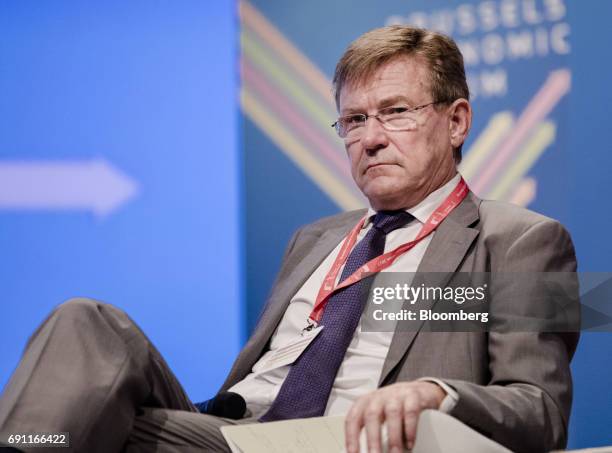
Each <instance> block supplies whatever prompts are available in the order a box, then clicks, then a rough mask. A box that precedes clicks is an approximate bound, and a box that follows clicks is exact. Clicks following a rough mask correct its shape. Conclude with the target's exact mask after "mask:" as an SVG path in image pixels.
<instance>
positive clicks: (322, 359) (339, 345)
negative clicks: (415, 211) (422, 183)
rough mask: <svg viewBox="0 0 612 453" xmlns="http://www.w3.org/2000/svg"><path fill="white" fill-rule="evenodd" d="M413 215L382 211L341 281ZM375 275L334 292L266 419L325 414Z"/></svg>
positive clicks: (377, 251) (379, 250)
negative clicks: (319, 328) (316, 332)
mask: <svg viewBox="0 0 612 453" xmlns="http://www.w3.org/2000/svg"><path fill="white" fill-rule="evenodd" d="M412 219H413V217H412V216H411V215H410V214H408V213H407V212H405V211H381V212H379V213H378V214H376V215H375V216H374V219H373V221H372V224H373V227H372V229H370V231H368V233H367V234H366V235H365V237H364V238H363V239H362V240H361V241H359V243H358V244H357V245H356V246H355V247H354V248H353V251H352V252H351V254H350V255H349V257H348V259H347V260H346V264H345V266H344V270H343V271H342V275H341V277H340V281H343V280H344V279H346V278H347V277H348V276H350V275H351V274H352V273H353V272H355V270H357V269H358V268H359V267H361V266H362V265H364V264H365V263H367V262H368V261H370V260H371V259H373V258H375V257H377V256H379V255H382V254H383V252H384V250H385V238H386V235H387V233H389V232H391V231H393V230H395V229H397V228H401V227H403V226H405V225H406V224H408V222H410V221H411V220H412ZM371 283H372V279H371V278H365V279H363V280H360V281H358V282H356V283H354V284H352V285H350V286H347V287H346V288H343V289H341V290H339V291H338V292H336V293H334V294H332V296H331V297H330V299H329V301H328V303H327V306H326V308H325V311H324V312H323V317H322V318H321V324H322V325H323V326H325V327H324V329H323V331H322V332H321V333H320V334H319V335H318V336H317V337H316V338H315V339H314V340H313V342H312V343H311V344H310V345H309V346H308V348H307V349H306V351H304V352H303V353H302V355H301V356H300V357H299V358H298V359H297V360H296V361H295V362H294V364H293V365H292V366H291V369H290V370H289V373H288V374H287V377H286V379H285V382H283V385H282V386H281V388H280V390H279V392H278V395H277V397H276V399H275V400H274V402H273V403H272V406H271V407H270V409H268V411H267V412H266V413H265V414H264V415H263V416H262V417H261V418H260V419H259V420H260V421H262V422H271V421H274V420H286V419H292V418H306V417H318V416H321V415H323V413H324V412H325V407H326V406H327V400H328V398H329V394H330V392H331V388H332V385H333V383H334V380H335V379H336V374H337V373H338V369H339V368H340V364H341V363H342V360H343V359H344V355H345V354H346V349H347V348H348V345H349V344H350V342H351V340H352V338H353V334H354V332H355V328H356V327H357V324H358V323H359V318H360V317H361V312H362V311H363V307H364V305H365V302H366V300H367V295H368V290H369V287H370V285H371Z"/></svg>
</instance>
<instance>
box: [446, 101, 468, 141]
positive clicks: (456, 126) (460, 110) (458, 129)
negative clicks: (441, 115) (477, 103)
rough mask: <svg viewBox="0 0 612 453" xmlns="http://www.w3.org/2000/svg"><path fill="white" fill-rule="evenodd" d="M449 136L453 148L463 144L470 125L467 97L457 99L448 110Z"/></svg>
mask: <svg viewBox="0 0 612 453" xmlns="http://www.w3.org/2000/svg"><path fill="white" fill-rule="evenodd" d="M448 112H449V123H448V127H449V131H448V132H449V137H450V141H451V145H452V147H453V148H458V147H459V146H461V145H462V144H463V142H464V141H465V139H466V138H467V135H468V133H469V132H470V127H472V106H471V105H470V102H469V101H468V100H467V99H463V98H461V99H457V100H456V101H455V102H453V103H452V104H451V106H450V108H449V110H448Z"/></svg>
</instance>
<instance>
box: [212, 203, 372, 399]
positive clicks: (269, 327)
mask: <svg viewBox="0 0 612 453" xmlns="http://www.w3.org/2000/svg"><path fill="white" fill-rule="evenodd" d="M364 212H365V211H358V212H356V213H355V215H353V216H350V217H349V218H348V220H347V221H346V222H343V223H342V224H340V225H339V226H337V227H334V228H330V229H327V230H325V231H323V232H322V233H321V235H320V236H317V235H316V234H313V235H312V238H308V239H307V240H304V241H302V242H300V243H299V244H296V249H299V250H295V251H292V253H291V256H290V257H289V261H288V262H287V263H286V266H287V267H288V269H289V270H288V274H287V277H285V278H283V279H282V280H281V281H279V282H278V283H277V284H276V286H275V288H274V290H273V292H272V294H271V296H270V299H269V300H268V303H267V305H266V308H265V309H264V312H263V313H262V316H261V318H260V321H259V323H258V324H257V327H256V328H255V331H254V333H253V336H252V337H251V338H250V339H249V342H248V343H247V345H246V346H245V348H244V349H243V350H242V352H241V354H240V356H239V358H238V359H237V365H236V366H235V368H236V373H232V375H231V376H230V377H229V378H228V380H227V381H226V384H225V385H224V387H228V386H229V385H230V384H232V383H233V382H237V381H238V380H240V379H243V378H244V376H245V375H246V374H247V373H248V372H250V370H251V368H252V367H253V365H254V364H255V362H256V361H257V360H258V359H259V357H260V356H261V354H262V352H263V350H264V348H265V347H266V345H267V344H268V341H269V340H270V337H271V336H272V334H273V333H274V331H275V330H276V327H277V326H278V323H279V322H280V320H281V319H282V317H283V315H284V314H285V311H286V310H287V307H288V305H289V302H290V301H291V298H292V297H293V296H294V295H295V293H297V291H298V290H299V289H300V287H301V286H302V285H303V284H304V283H305V282H306V280H307V279H308V277H310V276H311V275H312V273H313V272H314V271H315V269H316V268H317V266H319V265H320V264H321V262H322V261H323V260H324V259H325V258H326V257H327V255H329V254H330V253H331V251H332V250H333V249H334V248H335V247H336V246H337V245H338V244H339V243H340V241H342V239H343V238H344V237H345V236H346V235H347V234H348V232H349V231H350V229H351V228H352V227H354V226H355V224H356V223H357V221H358V219H359V218H361V217H362V216H363V214H364ZM304 234H311V233H304ZM302 250H304V251H303V252H302ZM304 321H305V320H304Z"/></svg>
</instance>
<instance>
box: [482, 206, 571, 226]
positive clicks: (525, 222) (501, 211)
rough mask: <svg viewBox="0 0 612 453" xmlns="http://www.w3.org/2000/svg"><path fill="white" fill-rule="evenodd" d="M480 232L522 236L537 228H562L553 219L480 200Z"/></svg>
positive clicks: (525, 210)
mask: <svg viewBox="0 0 612 453" xmlns="http://www.w3.org/2000/svg"><path fill="white" fill-rule="evenodd" d="M478 213H479V217H480V225H481V229H482V230H485V231H486V230H502V231H504V232H506V233H514V234H519V235H520V234H522V233H524V232H525V231H527V230H529V229H531V228H533V227H535V226H537V225H542V226H548V227H553V226H554V227H560V228H563V226H562V225H561V224H560V223H559V222H558V221H557V220H555V219H552V218H550V217H547V216H545V215H542V214H539V213H537V212H534V211H531V210H529V209H526V208H522V207H520V206H516V205H513V204H510V203H506V202H503V201H495V200H481V201H480V205H479V209H478Z"/></svg>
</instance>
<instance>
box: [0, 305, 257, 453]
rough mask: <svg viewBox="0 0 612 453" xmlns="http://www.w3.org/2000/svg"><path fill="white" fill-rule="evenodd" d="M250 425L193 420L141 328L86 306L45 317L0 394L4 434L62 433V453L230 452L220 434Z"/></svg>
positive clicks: (105, 308)
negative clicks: (65, 440) (65, 442)
mask: <svg viewBox="0 0 612 453" xmlns="http://www.w3.org/2000/svg"><path fill="white" fill-rule="evenodd" d="M248 422H254V420H253V419H243V420H238V421H236V420H229V419H224V418H219V417H214V416H210V415H205V414H200V413H198V412H197V409H196V408H195V407H194V405H193V404H192V403H191V401H190V400H189V398H188V397H187V395H186V394H185V391H184V390H183V388H182V387H181V385H180V384H179V382H178V380H177V379H176V377H175V376H174V374H173V373H172V371H170V369H169V368H168V365H167V364H166V362H165V361H164V359H163V358H162V357H161V355H160V353H159V352H158V351H157V349H155V347H154V346H153V345H152V344H151V342H150V341H149V340H148V339H147V337H146V336H145V334H144V333H143V332H142V331H141V330H140V329H139V328H138V326H136V324H135V323H134V322H133V321H132V320H131V319H130V318H129V317H128V316H127V315H126V314H125V313H124V312H123V311H121V310H119V309H118V308H116V307H113V306H112V305H108V304H104V303H100V302H96V301H93V300H89V299H73V300H70V301H68V302H66V303H64V304H62V305H60V306H59V307H57V308H56V309H55V310H54V311H53V312H52V313H51V314H50V315H49V317H48V318H47V319H46V320H45V321H44V322H43V323H42V325H41V326H40V327H39V328H38V329H37V330H36V332H35V333H34V334H33V335H32V337H31V339H30V341H29V342H28V344H27V347H26V350H25V352H24V354H23V357H22V359H21V361H20V363H19V365H18V367H17V369H16V370H15V372H14V373H13V375H12V377H11V379H10V381H9V382H8V384H7V385H6V387H5V389H4V392H3V394H2V396H1V397H0V432H1V433H3V434H6V433H24V432H25V433H27V432H60V431H67V432H69V433H70V449H69V450H67V449H66V448H62V449H57V451H61V452H64V453H65V452H67V451H75V452H88V453H89V452H92V453H95V452H104V453H112V452H120V451H126V452H192V451H193V452H195V451H198V452H201V451H214V452H227V451H229V448H228V446H227V444H226V443H225V441H224V440H223V436H222V434H221V431H220V427H221V426H224V425H228V424H238V423H248ZM18 448H21V447H19V446H18ZM23 450H24V451H38V452H40V451H41V449H40V448H34V449H33V450H28V449H27V448H25V449H23ZM44 451H45V452H50V451H51V450H50V449H49V448H45V449H44Z"/></svg>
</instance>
